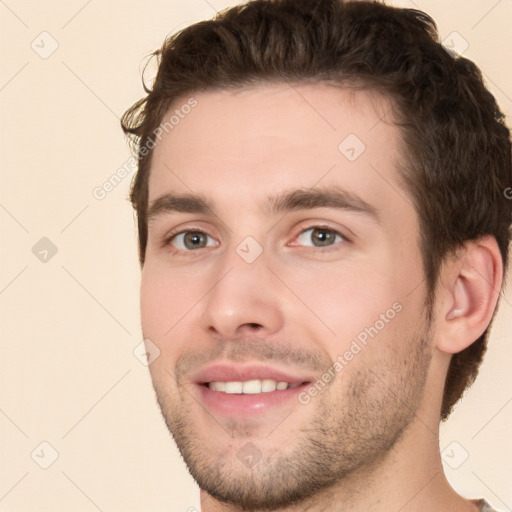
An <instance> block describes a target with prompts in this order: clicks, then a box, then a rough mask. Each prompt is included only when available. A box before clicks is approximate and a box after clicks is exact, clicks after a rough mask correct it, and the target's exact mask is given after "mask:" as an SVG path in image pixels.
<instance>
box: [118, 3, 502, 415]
mask: <svg viewBox="0 0 512 512" xmlns="http://www.w3.org/2000/svg"><path fill="white" fill-rule="evenodd" d="M154 55H156V56H157V58H158V63H159V67H158V73H157V76H156V78H155V81H154V84H153V86H152V88H151V89H148V88H146V92H147V96H146V97H145V98H143V99H141V100H140V101H139V102H137V103H136V104H135V105H133V107H131V109H129V110H128V111H127V112H126V113H125V114H124V116H123V118H122V127H123V129H124V131H125V133H126V134H129V135H131V137H132V140H133V142H135V151H136V154H137V156H138V160H139V165H138V172H137V174H136V176H135V178H134V181H133V183H132V189H131V196H130V199H131V201H132V204H133V207H134V208H135V210H136V212H137V218H138V229H139V259H140V263H141V265H143V264H144V255H145V249H146V243H147V218H146V214H147V206H148V181H149V171H150V162H151V155H152V151H148V147H149V141H153V145H152V146H151V148H152V147H153V146H154V140H153V139H154V133H155V130H157V128H158V126H159V125H160V123H162V121H163V118H164V115H165V114H166V113H167V112H168V111H169V109H170V107H171V105H173V104H174V103H175V102H176V100H177V99H178V98H180V97H184V96H185V95H191V94H193V93H194V92H199V91H204V90H212V89H228V88H243V87H248V86H251V85H257V84H259V83H264V82H266V83H268V82H296V83H297V82H299V83H300V82H311V81H313V82H315V81H316V82H320V81H326V82H332V83H335V84H339V85H341V86H346V87H356V88H367V89H369V90H372V91H377V92H379V93H381V94H384V95H386V96H387V97H388V98H390V99H391V100H392V103H393V105H394V110H395V112H394V114H395V118H396V122H397V124H398V125H399V126H400V128H401V133H402V138H403V143H404V153H405V155H404V160H405V161H404V162H402V164H403V165H402V166H401V168H400V169H399V170H400V172H401V175H402V177H403V178H404V181H405V183H406V186H407V188H408V191H409V193H410V195H411V197H412V199H413V201H414V205H415V208H416V211H417V213H418V217H419V223H420V241H419V245H420V249H421V253H422V259H423V266H424V271H425V276H426V281H427V289H428V305H429V307H430V306H431V304H432V301H433V297H434V293H435V286H436V283H437V276H438V273H439V268H440V265H441V263H442V261H443V260H444V258H446V256H447V255H448V254H450V253H452V252H453V251H454V250H456V249H457V248H459V247H460V246H461V245H462V244H463V243H464V242H465V241H468V240H476V239H478V238H479V237H482V236H483V235H488V234H489V235H492V236H494V237H495V238H496V240H497V243H498V245H499V248H500V251H501V255H502V258H503V263H504V267H505V268H506V265H507V259H508V246H509V241H510V225H511V214H512V211H511V205H510V200H509V199H508V198H507V195H508V194H507V193H506V191H507V190H512V189H511V188H509V187H511V183H512V171H511V161H512V158H511V144H510V132H509V130H508V128H507V127H506V125H505V122H504V115H503V113H502V112H501V111H500V109H499V107H498V105H497V103H496V101H495V99H494V97H493V96H492V94H491V93H490V92H489V91H488V90H487V89H486V87H485V85H484V83H483V79H482V74H481V72H480V71H479V69H478V68H477V67H476V66H475V64H473V63H472V62H471V61H469V60H468V59H466V58H462V57H460V56H459V57H457V56H455V55H453V54H451V53H449V52H448V51H447V50H445V48H444V47H443V46H442V44H441V43H440V40H439V35H438V32H437V28H436V25H435V22H434V21H433V20H432V19H431V18H430V17H429V16H428V15H427V14H425V13H423V12H421V11H418V10H415V9H401V8H396V7H390V6H386V5H384V4H382V3H380V2H370V1H349V2H346V1H343V0H316V1H312V0H273V1H272V0H253V1H250V2H248V3H246V4H243V5H240V6H236V7H233V8H230V9H227V10H224V11H222V12H221V13H219V14H218V15H217V16H215V17H214V18H213V19H212V20H208V21H202V22H199V23H196V24H194V25H191V26H190V27H187V28H186V29H184V30H181V31H180V32H178V33H177V34H174V35H172V36H170V37H168V38H167V39H166V41H165V42H164V44H163V46H162V48H161V49H160V50H158V51H156V52H155V54H154ZM488 332H489V327H488V328H487V329H486V331H485V332H484V334H483V335H482V336H481V337H480V338H479V339H478V340H476V341H475V342H474V343H473V344H472V345H471V346H469V347H468V348H467V349H465V350H463V351H462V352H460V353H458V354H455V355H454V356H453V357H452V361H451V364H450V367H449V370H448V375H447V379H446V384H445V390H444V398H443V404H442V410H441V417H442V418H443V419H446V418H447V417H448V415H449V414H450V412H451V410H452V408H453V405H454V404H455V403H456V402H457V400H458V399H459V398H460V397H461V396H462V393H463V392H464V390H465V389H466V388H467V387H468V386H469V385H471V383H472V382H473V381H474V379H475V377H476V375H477V373H478V368H479V365H480V362H481V360H482V357H483V354H484V352H485V349H486V343H487V337H488Z"/></svg>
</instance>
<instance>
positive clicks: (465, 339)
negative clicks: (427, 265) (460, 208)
mask: <svg viewBox="0 0 512 512" xmlns="http://www.w3.org/2000/svg"><path fill="white" fill-rule="evenodd" d="M460 254H461V256H460V257H459V258H458V259H457V260H456V261H453V262H450V263H448V264H447V265H446V266H445V268H444V269H443V272H444V274H445V276H444V279H443V281H444V286H443V291H442V294H443V295H444V300H443V301H442V304H443V305H444V308H443V309H444V310H443V311H441V312H440V313H441V314H440V315H439V316H438V318H440V322H439V323H440V325H438V333H439V337H438V340H437V348H438V349H439V350H441V351H443V352H447V353H450V354H455V353H457V352H460V351H461V350H464V349H465V348H467V347H468V346H469V345H471V344H472V343H473V342H474V341H476V340H477V339H478V338H479V337H480V336H481V335H482V333H483V332H484V331H485V329H487V327H488V325H489V323H490V322H491V319H492V316H493V314H494V310H495V309H496V304H497V302H498V297H499V292H500V289H501V285H502V281H503V262H502V258H501V253H500V250H499V247H498V244H497V242H496V240H495V238H494V237H492V236H486V237H483V238H481V239H479V240H476V241H473V242H468V243H467V244H465V246H464V248H463V250H462V251H461V253H460ZM442 307H443V306H442Z"/></svg>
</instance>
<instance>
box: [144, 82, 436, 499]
mask: <svg viewBox="0 0 512 512" xmlns="http://www.w3.org/2000/svg"><path fill="white" fill-rule="evenodd" d="M194 97H195V98H196V100H197V106H196V107H195V108H194V109H192V110H191V112H190V113H189V114H188V115H187V116H184V118H183V119H180V122H179V124H177V125H176V126H174V128H173V129H172V131H170V132H169V133H168V134H166V135H165V136H164V137H163V139H162V140H161V141H159V142H158V144H157V147H156V148H155V151H154V154H153V162H152V167H151V176H150V181H149V207H150V213H151V220H150V221H149V225H148V244H147V249H146V259H145V265H144V268H143V272H142V289H141V303H142V328H143V334H144V337H145V338H147V339H149V340H151V342H152V343H154V344H155V345H156V346H157V347H158V348H159V350H160V352H161V353H160V356H159V357H158V358H157V359H156V360H155V361H154V362H153V363H152V364H151V366H150V370H151V375H152V379H153V383H154V386H155V389H156V392H157V397H158V400H159V403H160V406H161V408H162V412H163V415H164V417H165V419H166V422H167V425H168V426H169V429H170V430H171V432H172V434H173V436H174V438H175V440H176V442H177V445H178V447H179V449H180V451H181V453H182V455H183V457H184V459H185V462H186V463H187V465H188V466H189V469H190V471H191V473H192V475H193V476H194V478H195V479H196V480H197V481H198V483H199V485H200V486H201V488H203V489H205V490H206V491H207V492H208V493H209V494H210V495H212V496H214V497H216V498H217V499H219V500H221V501H225V502H231V503H235V504H237V505H238V506H239V507H246V508H248V509H250V508H258V507H260V508H264V507H266V508H267V509H271V508H277V507H279V506H284V505H285V504H287V503H290V502H291V501H292V500H301V499H304V498H306V497H308V496H312V495H313V494H314V493H315V492H316V491H318V490H319V489H326V488H328V487H330V486H333V485H335V484H336V483H337V485H339V484H340V482H342V481H343V479H344V478H349V477H350V476H351V475H352V476H353V475H354V474H357V472H358V471H366V472H368V471H369V470H370V469H371V468H374V467H376V465H378V464H379V462H380V461H382V460H383V459H384V458H385V456H386V454H388V453H389V450H390V448H391V447H392V446H393V445H394V444H395V443H396V441H397V440H398V439H400V436H402V435H404V432H407V428H409V429H410V428H412V427H411V425H413V424H414V415H415V413H416V412H417V410H418V409H419V407H420V406H421V400H422V396H423V389H424V384H425V380H426V377H427V371H428V366H429V361H430V357H431V352H432V349H431V343H430V338H429V335H428V326H427V325H426V321H425V310H424V300H425V286H424V279H423V271H422V265H421V257H420V252H419V249H418V244H417V240H418V220H417V216H416V214H415V211H414V208H413V207H412V204H411V200H410V199H409V198H408V195H407V193H406V191H405V190H404V188H403V185H402V184H401V182H400V179H399V175H398V171H397V169H396V163H397V161H399V160H400V150H399V132H398V129H397V128H396V127H395V126H394V125H393V124H392V123H391V122H390V121H387V120H381V118H382V117H383V116H384V114H385V113H386V112H387V111H389V104H388V103H387V102H386V101H384V100H383V99H378V98H376V96H371V95H370V93H368V92H357V93H355V92H353V91H352V92H350V91H348V90H342V89H339V88H334V87H329V86H327V85H325V84H314V85H305V84H302V85H297V86H293V87H291V86H289V85H265V86H258V87H255V88H251V89H246V90H243V91H237V92H229V91H216V92H214V91H210V92H203V93H199V94H196V95H195V96H194ZM185 102H186V99H185V100H183V104H185ZM179 107H180V105H178V104H176V105H174V106H173V110H175V108H179ZM187 110H188V109H187ZM171 113H172V112H171ZM167 117H168V116H167ZM167 117H166V118H165V119H164V121H165V120H166V119H167ZM363 144H364V145H363ZM297 191H300V192H297ZM317 192H323V193H324V194H323V195H321V194H320V195H319V194H316V193H317ZM167 194H172V195H173V196H191V195H194V196H200V197H201V198H202V199H203V200H205V201H206V203H207V205H208V206H207V207H205V208H202V209H201V208H200V207H199V206H200V205H199V204H198V203H197V201H191V200H185V199H183V198H182V199H174V200H173V199H171V198H170V197H167V198H162V196H165V195H167ZM290 194H291V196H290V197H288V199H287V200H282V199H283V198H286V197H287V196H289V195H290ZM315 194H316V195H315ZM336 194H337V195H336ZM159 198H160V199H159ZM157 199H158V201H157ZM150 350H151V349H150ZM329 376H330V377H329ZM212 382H214V383H215V384H211V383H212ZM283 383H287V384H288V386H286V385H285V384H283ZM285 387H287V389H281V388H285ZM242 391H243V392H242Z"/></svg>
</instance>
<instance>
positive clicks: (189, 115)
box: [149, 83, 407, 208]
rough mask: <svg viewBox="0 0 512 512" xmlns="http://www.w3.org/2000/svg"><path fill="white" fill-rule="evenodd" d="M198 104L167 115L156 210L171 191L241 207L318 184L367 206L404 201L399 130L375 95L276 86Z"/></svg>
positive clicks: (158, 152) (155, 171)
mask: <svg viewBox="0 0 512 512" xmlns="http://www.w3.org/2000/svg"><path fill="white" fill-rule="evenodd" d="M192 96H193V101H191V98H190V97H182V98H181V99H180V100H178V101H176V102H175V103H174V105H173V107H172V108H171V109H170V111H169V112H168V114H167V115H166V116H164V119H163V123H165V122H166V120H167V119H168V118H170V116H174V118H173V120H174V123H172V129H169V130H168V131H167V132H164V133H163V136H162V137H161V139H160V140H159V141H158V142H157V145H156V147H155V149H154V154H153V158H152V166H151V175H150V180H149V202H150V204H151V202H152V201H153V200H155V199H156V198H157V197H159V196H160V195H161V194H163V193H166V192H173V193H195V194H200V195H203V196H206V197H212V198H213V199H214V201H218V202H219V203H221V204H223V205H224V206H225V207H226V208H228V207H229V206H230V205H231V206H233V208H234V207H235V206H238V207H243V206H244V205H245V206H246V205H247V203H246V202H247V200H248V199H251V200H252V199H254V200H255V201H256V200H257V201H259V202H260V203H262V202H263V201H264V200H265V197H268V196H269V195H270V194H271V193H273V194H275V193H276V192H279V191H280V190H283V191H284V190H290V189H293V188H294V187H295V188H312V187H314V186H315V185H321V186H323V187H329V186H332V185H334V186H339V185H342V186H344V187H345V188H346V189H347V190H348V191H349V192H351V193H355V192H357V193H358V194H359V195H363V196H365V197H364V200H367V202H368V203H370V204H371V203H372V201H373V202H375V201H377V202H382V201H383V200H385V199H387V200H390V199H391V200H393V202H394V203H396V201H397V200H399V201H401V202H404V199H405V202H407V198H405V197H404V196H406V195H407V194H406V192H405V190H404V189H403V188H402V185H401V180H400V176H399V173H398V171H397V165H396V164H397V162H398V161H399V160H400V159H401V154H400V149H399V148H400V132H399V130H398V128H397V127H396V126H395V125H394V124H393V122H392V119H391V111H392V105H391V103H390V101H389V100H388V99H386V98H383V97H381V96H379V95H378V94H376V93H370V92H368V91H355V90H353V89H347V88H340V87H333V86H331V85H327V84H325V83H314V84H313V83H312V84H282V83H279V84H264V85H259V86H254V87H250V88H245V89H237V90H212V91H204V92H200V93H197V94H193V95H192ZM185 105H194V107H192V108H189V107H186V108H185ZM400 196H401V198H400ZM405 206H407V205H405Z"/></svg>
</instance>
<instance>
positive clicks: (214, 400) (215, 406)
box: [196, 383, 309, 417]
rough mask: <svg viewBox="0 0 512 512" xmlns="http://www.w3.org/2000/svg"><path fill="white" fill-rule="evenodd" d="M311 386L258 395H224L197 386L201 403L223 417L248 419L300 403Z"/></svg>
mask: <svg viewBox="0 0 512 512" xmlns="http://www.w3.org/2000/svg"><path fill="white" fill-rule="evenodd" d="M308 385H309V384H308V383H305V384H301V385H300V386H297V387H295V388H288V389H283V390H276V391H269V392H267V393H258V394H254V395H252V394H247V395H245V394H242V393H240V394H238V393H223V392H222V391H215V390H213V389H210V388H209V387H208V386H205V385H201V384H197V385H196V387H197V391H198V393H199V396H200V399H201V401H202V402H203V403H204V404H205V405H206V406H207V407H208V408H209V409H211V410H213V411H215V412H217V413H219V414H221V415H223V416H238V417H247V416H249V415H258V414H263V413H265V412H267V411H269V410H271V409H272V408H274V407H276V406H279V405H283V404H284V403H286V402H289V401H291V400H296V401H297V402H298V403H300V402H299V400H298V395H299V393H301V392H302V391H304V389H305V388H307V386H308Z"/></svg>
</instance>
